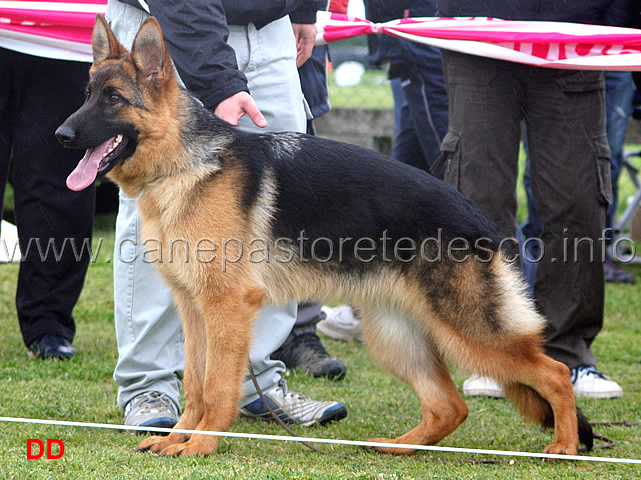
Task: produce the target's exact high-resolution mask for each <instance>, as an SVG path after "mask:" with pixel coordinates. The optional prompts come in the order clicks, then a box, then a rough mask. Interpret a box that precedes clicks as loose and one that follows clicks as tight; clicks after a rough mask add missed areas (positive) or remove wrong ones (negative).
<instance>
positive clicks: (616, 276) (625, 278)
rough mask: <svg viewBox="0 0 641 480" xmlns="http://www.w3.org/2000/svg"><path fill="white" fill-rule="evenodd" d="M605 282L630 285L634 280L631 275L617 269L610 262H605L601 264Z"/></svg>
mask: <svg viewBox="0 0 641 480" xmlns="http://www.w3.org/2000/svg"><path fill="white" fill-rule="evenodd" d="M603 272H604V273H605V281H606V282H612V283H624V284H628V285H631V284H633V283H635V282H636V278H634V275H632V274H631V273H628V272H626V271H625V270H622V269H620V268H619V267H617V266H616V265H615V264H614V263H613V262H612V261H611V260H606V262H605V263H604V264H603Z"/></svg>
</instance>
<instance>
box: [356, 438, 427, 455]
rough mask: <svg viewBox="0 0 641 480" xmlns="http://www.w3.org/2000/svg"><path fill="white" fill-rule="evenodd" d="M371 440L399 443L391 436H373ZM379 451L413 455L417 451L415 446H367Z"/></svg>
mask: <svg viewBox="0 0 641 480" xmlns="http://www.w3.org/2000/svg"><path fill="white" fill-rule="evenodd" d="M370 442H374V443H398V442H396V441H394V440H393V439H391V438H373V439H372V440H370ZM366 448H367V449H371V450H374V451H376V452H379V453H391V454H392V455H412V454H413V453H414V452H416V450H415V449H413V448H395V447H383V446H381V447H366Z"/></svg>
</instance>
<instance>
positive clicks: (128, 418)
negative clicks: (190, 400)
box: [125, 392, 180, 435]
mask: <svg viewBox="0 0 641 480" xmlns="http://www.w3.org/2000/svg"><path fill="white" fill-rule="evenodd" d="M179 418H180V408H179V407H178V406H177V405H176V404H175V403H174V401H173V400H172V399H171V398H169V396H168V395H167V394H166V393H161V392H145V393H141V394H140V395H137V396H135V397H134V398H133V399H132V400H130V401H129V403H128V404H127V406H126V407H125V425H131V426H137V427H160V428H172V427H173V426H174V425H176V423H178V419H179ZM127 432H128V433H137V434H139V435H141V434H145V433H149V432H145V431H143V430H127ZM156 435H159V434H158V433H156Z"/></svg>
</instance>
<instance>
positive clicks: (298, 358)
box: [272, 326, 347, 380]
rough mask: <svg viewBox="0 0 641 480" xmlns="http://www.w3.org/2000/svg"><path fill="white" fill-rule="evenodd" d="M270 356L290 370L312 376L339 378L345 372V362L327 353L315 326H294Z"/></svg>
mask: <svg viewBox="0 0 641 480" xmlns="http://www.w3.org/2000/svg"><path fill="white" fill-rule="evenodd" d="M272 358H273V359H275V360H280V361H282V362H283V363H284V364H285V366H286V367H287V368H289V369H290V370H303V371H304V372H305V373H306V374H308V375H312V376H313V377H328V378H329V379H331V380H341V379H343V378H344V377H345V374H346V373H347V367H346V366H345V364H344V363H343V362H341V361H340V360H337V359H336V358H334V357H332V356H331V355H330V354H329V353H327V350H325V347H324V346H323V344H322V343H321V341H320V338H318V335H316V332H315V326H314V327H313V328H310V327H304V328H301V329H296V328H294V329H293V330H292V332H291V333H290V334H289V336H288V337H287V339H286V340H285V342H284V343H283V345H281V347H280V348H279V349H278V350H276V351H275V352H274V353H273V354H272Z"/></svg>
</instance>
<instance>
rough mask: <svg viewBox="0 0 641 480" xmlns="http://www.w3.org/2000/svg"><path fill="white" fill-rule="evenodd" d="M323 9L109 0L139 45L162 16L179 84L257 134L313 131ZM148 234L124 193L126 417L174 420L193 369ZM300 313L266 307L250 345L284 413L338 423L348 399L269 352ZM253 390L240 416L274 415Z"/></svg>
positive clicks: (121, 28) (120, 314) (114, 22)
mask: <svg viewBox="0 0 641 480" xmlns="http://www.w3.org/2000/svg"><path fill="white" fill-rule="evenodd" d="M319 4H320V5H319ZM323 5H324V1H323V0H320V2H319V0H304V1H303V0H301V1H294V0H288V1H285V2H282V1H275V0H274V1H267V2H260V4H258V3H257V2H249V1H238V0H234V1H232V0H211V1H207V2H169V1H158V0H149V1H147V2H146V3H145V2H140V3H138V2H137V1H136V0H126V1H118V0H110V1H109V4H108V9H107V20H108V21H109V23H110V25H111V27H112V29H113V31H114V33H115V34H116V36H117V37H118V40H119V41H120V42H121V43H122V44H123V45H124V46H125V47H127V48H129V47H131V44H132V42H133V39H134V37H135V34H136V32H137V31H138V28H139V27H140V25H141V24H142V22H143V21H144V20H145V19H146V18H147V17H148V16H149V15H150V14H151V15H153V16H155V17H156V19H157V20H158V22H159V23H160V25H161V27H162V29H163V32H164V35H165V42H166V44H167V46H168V48H169V51H170V53H171V55H172V57H173V59H174V63H175V66H176V69H177V71H178V73H179V75H180V78H181V80H182V81H183V82H184V84H185V86H186V87H187V88H188V89H189V90H190V91H191V92H192V93H194V94H195V95H196V96H197V97H198V98H199V99H200V100H201V101H202V102H203V104H204V105H205V106H206V107H208V108H210V109H212V110H213V111H214V113H215V114H216V115H218V116H219V117H220V118H222V119H223V120H226V121H228V122H229V123H231V124H234V125H236V124H237V125H238V128H241V129H245V130H250V131H263V129H264V128H268V131H298V132H304V131H305V128H306V119H307V117H306V112H305V102H304V99H303V96H302V93H301V87H300V82H299V79H298V74H297V72H296V67H297V66H299V65H301V64H302V63H303V62H304V61H305V60H306V59H307V58H308V57H309V55H310V54H311V50H312V47H313V42H314V39H315V35H316V28H315V26H314V23H315V21H316V10H318V9H319V8H322V7H323ZM288 14H289V16H288ZM290 17H291V19H292V21H290ZM292 22H294V23H292ZM249 91H251V95H250V94H249ZM259 108H260V110H259ZM206 214H207V212H203V215H206ZM139 232H140V220H139V217H138V211H137V203H136V199H132V198H127V197H126V196H125V195H124V194H123V193H122V192H121V194H120V207H119V212H118V219H117V225H116V245H117V247H116V248H120V249H121V251H119V252H116V253H117V254H116V255H115V258H116V261H115V264H114V295H115V322H116V334H117V341H118V353H119V359H118V364H117V365H116V369H115V372H114V379H115V380H116V382H117V383H118V385H119V392H118V404H119V405H120V407H121V408H124V409H125V423H126V424H127V425H143V426H173V425H174V424H175V423H176V421H177V418H178V416H179V394H180V381H181V379H182V376H183V370H184V346H183V337H182V326H181V322H180V319H179V317H178V313H177V311H176V309H175V307H174V305H173V300H172V296H171V292H170V290H169V288H168V287H167V286H166V285H165V284H164V282H163V281H162V280H161V279H160V277H159V275H158V273H157V272H156V271H155V268H154V266H153V265H152V264H150V263H145V262H144V261H141V260H142V259H143V253H144V246H143V245H141V244H140V237H139ZM123 246H125V247H126V248H127V251H125V248H121V247H123ZM133 259H135V260H133ZM295 319H296V304H294V303H292V302H290V303H289V304H288V305H286V306H281V307H270V308H264V309H262V310H261V314H260V316H259V318H258V320H257V321H256V323H255V325H254V343H253V346H252V349H251V351H250V362H251V364H252V367H253V370H254V371H255V373H256V377H257V380H258V383H259V385H260V387H261V389H262V390H263V392H264V393H265V395H266V396H267V397H268V398H269V399H270V400H271V401H273V402H274V403H275V404H276V405H277V408H279V409H281V410H282V411H283V412H284V413H283V415H281V418H283V417H284V419H285V421H288V422H292V423H306V424H312V423H317V422H318V423H326V422H328V421H331V420H339V419H341V418H343V417H345V416H346V415H347V410H346V409H345V407H344V405H342V404H341V403H338V402H318V401H315V400H312V399H310V398H308V397H306V396H304V395H301V394H298V393H295V392H291V391H288V389H287V385H286V383H285V380H284V379H282V373H283V372H284V371H285V365H284V364H283V363H282V362H280V361H276V360H273V359H272V358H270V355H271V354H272V353H273V352H274V351H275V350H276V349H277V348H278V347H279V346H280V345H281V344H282V343H283V341H284V340H285V339H286V338H287V336H288V334H289V333H290V331H291V330H292V327H293V325H294V322H295ZM243 388H244V392H245V397H244V399H243V400H242V401H241V404H240V407H241V415H242V416H247V417H254V418H265V419H270V418H271V416H270V414H269V412H268V410H267V408H266V406H265V405H264V404H263V402H262V401H261V400H260V399H259V398H258V395H257V393H256V390H255V388H254V387H253V385H252V382H251V380H248V381H246V382H245V384H244V385H243Z"/></svg>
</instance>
